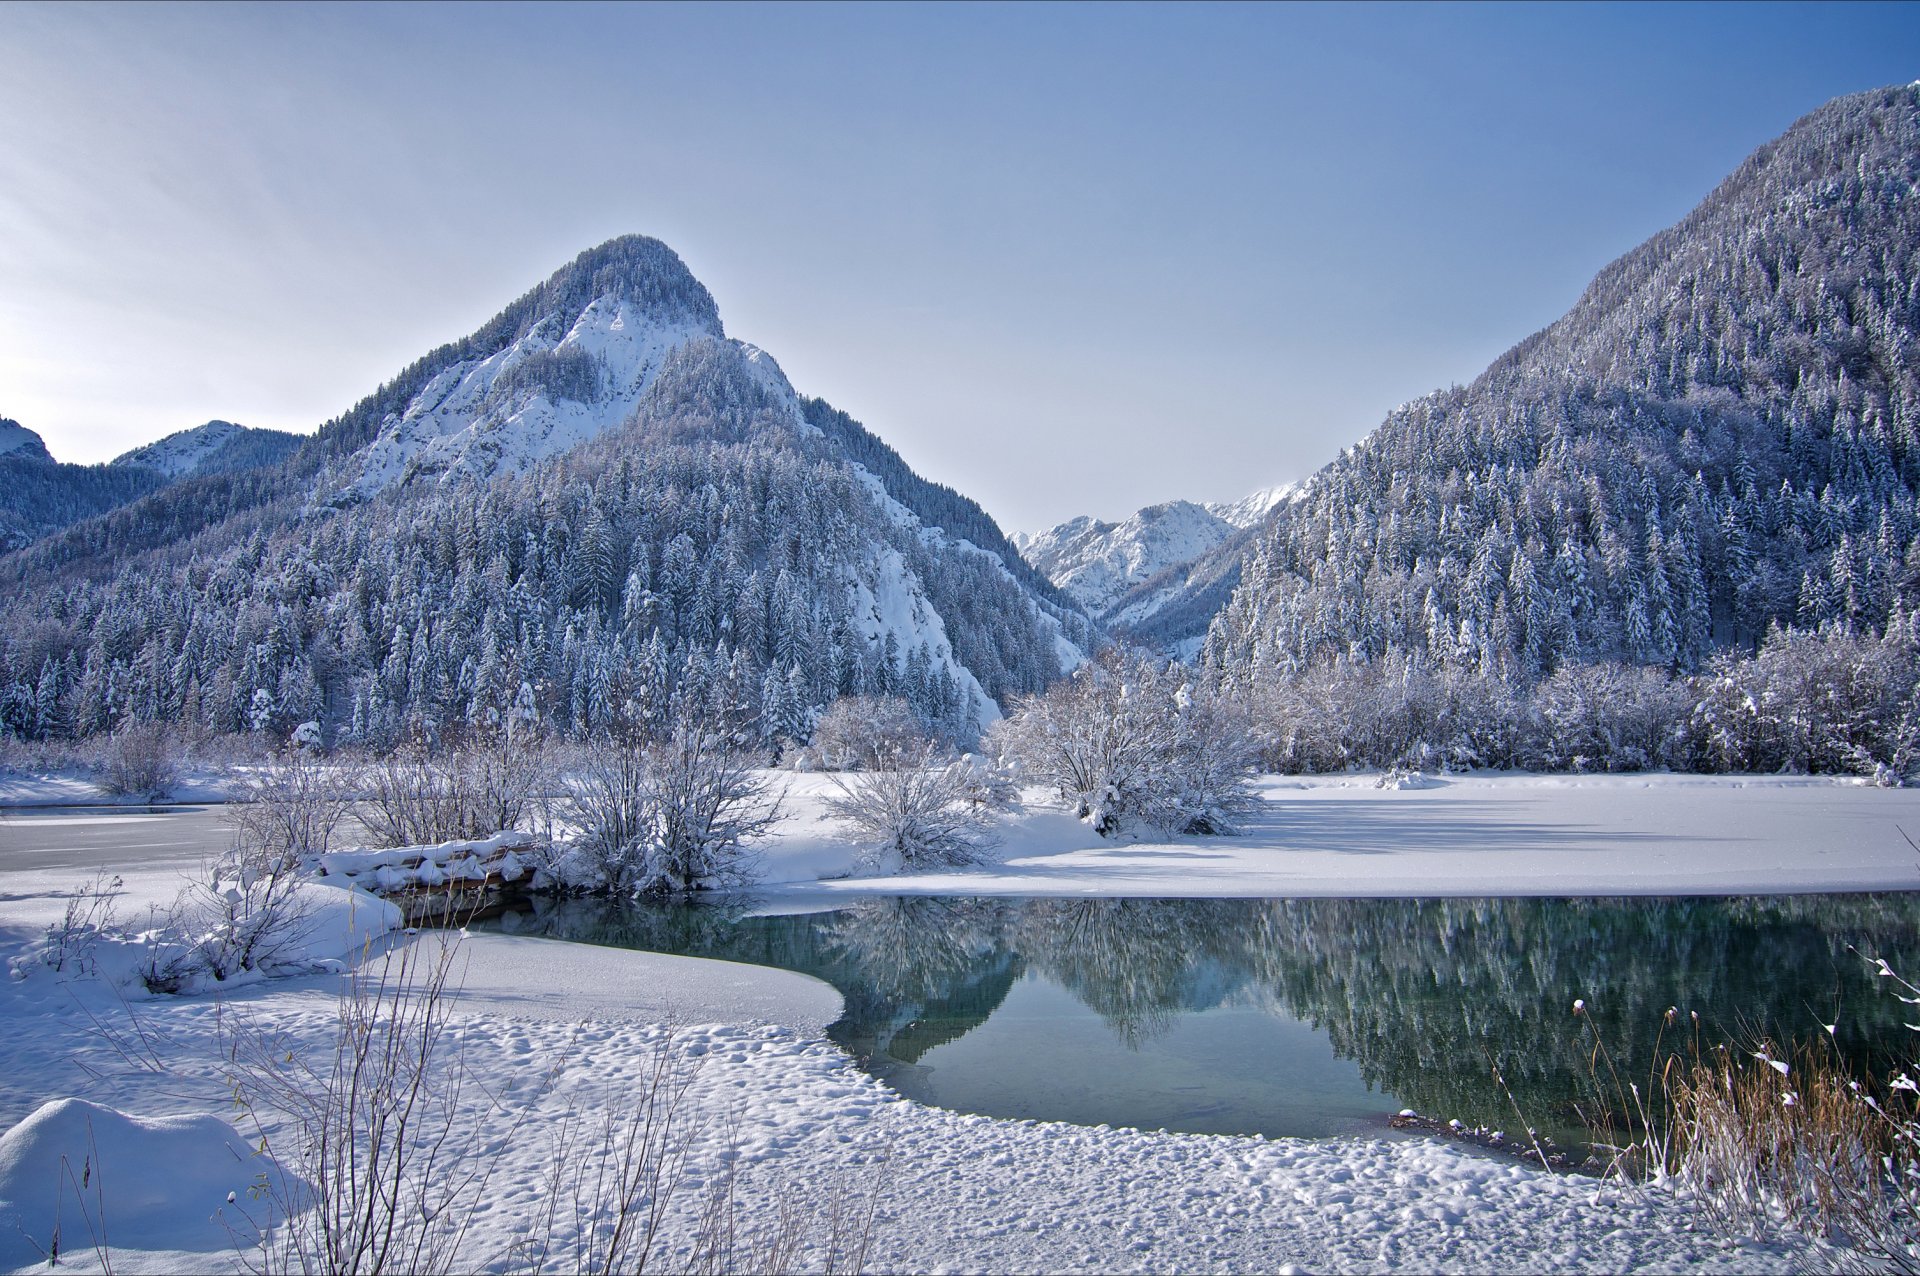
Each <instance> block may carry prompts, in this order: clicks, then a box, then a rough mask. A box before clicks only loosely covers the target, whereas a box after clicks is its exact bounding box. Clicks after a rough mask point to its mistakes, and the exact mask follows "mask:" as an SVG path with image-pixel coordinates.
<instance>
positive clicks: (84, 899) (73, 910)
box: [40, 873, 123, 975]
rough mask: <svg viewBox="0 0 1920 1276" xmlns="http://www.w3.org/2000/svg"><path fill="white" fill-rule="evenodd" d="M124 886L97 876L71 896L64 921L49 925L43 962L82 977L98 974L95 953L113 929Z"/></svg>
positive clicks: (62, 918)
mask: <svg viewBox="0 0 1920 1276" xmlns="http://www.w3.org/2000/svg"><path fill="white" fill-rule="evenodd" d="M122 884H123V883H122V882H121V880H120V879H119V878H118V877H115V878H112V879H109V878H108V877H107V875H106V874H105V873H96V874H95V875H94V877H93V880H92V881H90V882H88V883H87V884H86V885H84V886H81V887H79V888H77V889H76V890H74V891H73V892H72V893H71V894H70V895H68V896H67V906H66V908H65V909H64V910H63V911H62V913H61V916H60V920H59V921H57V922H52V923H49V924H48V926H47V933H46V938H45V940H44V941H43V943H42V946H41V949H40V960H41V962H42V963H43V964H45V965H46V966H48V967H49V968H51V969H53V970H57V971H66V970H68V969H69V968H71V969H72V970H74V971H75V972H77V973H79V974H83V975H85V974H92V973H93V972H94V962H93V950H94V946H95V945H96V944H97V943H98V942H99V940H100V937H101V935H102V934H104V933H106V932H107V931H109V930H111V929H112V928H113V924H114V911H115V910H114V897H115V896H116V895H117V894H118V893H119V890H120V887H121V885H122Z"/></svg>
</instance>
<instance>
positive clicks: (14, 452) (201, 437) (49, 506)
mask: <svg viewBox="0 0 1920 1276" xmlns="http://www.w3.org/2000/svg"><path fill="white" fill-rule="evenodd" d="M299 441H300V440H299V438H298V436H296V435H292V434H286V433H283V432H281V431H278V430H253V429H248V428H247V427H245V426H239V425H234V424H233V423H231V422H228V421H209V422H208V423H207V424H205V425H202V426H196V427H195V428H193V429H191V430H181V431H179V432H178V433H175V434H171V435H169V436H167V437H166V438H164V439H161V440H160V441H159V442H156V443H149V444H148V445H146V446H145V447H141V448H135V449H134V450H133V451H131V452H128V453H126V454H124V455H122V456H119V457H116V458H115V459H114V460H112V461H110V462H108V463H107V464H105V465H72V464H67V463H64V462H60V461H56V460H54V459H53V456H52V454H51V453H49V452H48V451H47V446H46V442H45V440H43V439H42V438H41V437H40V436H39V434H37V433H35V432H34V431H32V430H29V429H27V428H26V427H25V426H23V425H21V424H20V423H19V422H17V421H11V420H0V553H4V552H6V551H8V550H13V549H20V548H23V547H25V546H27V545H30V544H32V543H33V542H34V541H37V540H40V539H41V538H43V537H46V536H50V535H52V534H53V533H55V532H58V531H60V530H62V529H63V528H66V527H70V526H72V525H73V524H75V523H80V522H84V521H86V520H88V519H92V518H97V517H99V516H101V515H102V514H106V513H108V512H110V511H112V510H115V509H118V508H120V507H121V506H123V505H127V504H130V503H132V502H134V501H137V500H139V499H140V498H141V497H143V496H146V495H148V494H149V493H151V492H154V491H157V490H159V489H160V488H162V487H165V486H166V485H168V484H169V483H173V482H177V481H179V480H180V479H183V478H188V477H191V476H193V475H196V474H211V473H233V472H238V471H242V470H248V469H254V468H258V467H261V466H268V465H273V464H275V463H277V462H279V461H280V460H282V459H284V458H285V457H286V456H288V455H289V454H290V453H291V452H292V451H293V449H294V448H295V447H296V446H297V445H298V443H299Z"/></svg>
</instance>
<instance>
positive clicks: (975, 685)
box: [849, 467, 1000, 727]
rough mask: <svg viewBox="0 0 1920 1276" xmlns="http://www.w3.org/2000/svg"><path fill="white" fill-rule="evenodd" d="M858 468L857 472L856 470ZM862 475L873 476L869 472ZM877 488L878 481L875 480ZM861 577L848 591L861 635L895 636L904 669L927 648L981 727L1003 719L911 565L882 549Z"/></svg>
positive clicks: (863, 566)
mask: <svg viewBox="0 0 1920 1276" xmlns="http://www.w3.org/2000/svg"><path fill="white" fill-rule="evenodd" d="M856 468H858V467H856ZM860 473H861V474H862V475H864V476H865V477H867V478H870V479H872V478H873V476H872V475H871V474H869V473H868V472H867V471H866V470H864V469H861V470H860ZM873 482H874V483H876V484H877V483H878V482H879V480H878V479H873ZM854 570H855V572H856V573H857V574H856V576H855V578H854V580H853V582H852V583H851V585H850V586H849V589H850V590H851V591H852V593H853V621H854V624H855V625H856V626H858V627H859V630H860V633H861V635H862V636H864V637H866V638H870V639H872V640H873V641H875V642H882V641H884V639H885V637H886V635H888V634H892V635H893V636H894V639H895V641H897V642H898V643H899V644H900V659H901V662H902V663H903V664H904V663H905V661H906V658H907V655H908V653H910V652H911V651H913V649H914V648H915V647H918V646H919V645H920V644H922V643H925V644H926V646H927V651H928V654H929V655H930V656H931V657H932V659H933V662H934V663H935V664H936V665H945V666H946V667H947V670H948V672H949V673H951V674H952V675H953V678H954V681H956V682H957V683H958V684H959V685H960V689H961V691H962V692H963V693H965V695H966V696H967V699H968V701H969V702H970V703H971V705H972V708H973V719H974V721H975V722H977V723H979V724H980V725H981V726H982V727H984V726H986V725H987V724H988V723H992V722H997V721H999V719H1000V706H999V705H998V704H996V703H994V699H993V697H992V696H990V695H988V694H987V692H986V688H984V687H982V686H981V685H980V680H979V679H978V678H976V677H974V676H973V671H972V670H970V669H968V668H967V667H966V666H965V665H963V664H961V663H960V661H959V659H958V658H957V657H956V656H955V655H954V654H953V643H952V641H951V640H949V639H948V637H947V624H946V621H944V620H942V619H941V617H940V613H939V612H937V611H935V610H934V609H933V604H932V603H930V602H928V601H927V597H926V594H925V592H924V591H923V590H922V588H921V586H920V578H919V577H917V576H915V575H914V574H913V572H912V570H911V569H910V568H908V566H907V560H906V559H904V558H902V557H901V556H900V551H899V550H896V549H886V550H882V551H881V552H880V553H879V555H877V556H876V557H875V558H873V559H870V560H868V561H866V562H863V563H860V564H857V565H856V567H855V569H854Z"/></svg>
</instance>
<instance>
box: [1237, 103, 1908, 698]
mask: <svg viewBox="0 0 1920 1276" xmlns="http://www.w3.org/2000/svg"><path fill="white" fill-rule="evenodd" d="M1917 183H1920V88H1917V87H1911V86H1910V87H1905V88H1895V89H1884V90H1879V91H1875V92H1871V93H1864V94H1859V95H1856V96H1852V97H1846V98H1841V99H1838V100H1837V101H1834V102H1832V103H1829V104H1828V105H1827V106H1825V107H1822V108H1821V109H1820V110H1818V111H1815V112H1813V113H1812V114H1810V115H1808V116H1807V117H1805V118H1804V119H1802V120H1800V121H1799V122H1797V123H1796V124H1794V125H1793V127H1792V128H1790V129H1789V130H1788V131H1787V132H1786V133H1785V134H1784V135H1783V136H1781V137H1780V138H1779V139H1777V140H1776V141H1773V142H1770V143H1768V144H1767V145H1765V146H1763V147H1761V148H1760V149H1759V150H1758V151H1756V152H1755V153H1754V154H1753V155H1752V156H1751V157H1750V158H1748V159H1747V160H1746V161H1745V162H1744V163H1743V164H1741V165H1740V167H1739V168H1738V169H1737V170H1736V171H1735V172H1734V173H1733V174H1732V175H1731V176H1730V177H1728V178H1727V179H1726V180H1725V181H1724V182H1722V183H1721V185H1720V186H1719V187H1718V188H1717V189H1716V190H1714V191H1713V192H1712V193H1711V194H1710V195H1709V196H1708V197H1707V198H1706V200H1705V201H1704V202H1703V203H1702V204H1701V205H1700V206H1699V207H1698V208H1696V209H1695V210H1694V211H1693V212H1692V213H1690V214H1689V215H1688V216H1687V217H1686V218H1685V219H1684V220H1683V221H1681V222H1680V223H1679V224H1678V225H1676V226H1674V227H1672V228H1671V229H1669V230H1666V231H1663V232H1662V233H1660V234H1658V235H1656V236H1654V237H1653V238H1652V239H1650V240H1648V241H1647V242H1646V243H1645V244H1642V245H1641V246H1640V247H1638V248H1636V249H1634V250H1633V251H1632V252H1629V253H1627V254H1626V255H1625V256H1623V257H1621V258H1620V259H1619V260H1618V261H1615V262H1613V263H1612V264H1611V265H1609V266H1607V267H1606V268H1605V269H1604V270H1602V271H1601V272H1600V274H1599V275H1598V276H1597V277H1596V278H1595V279H1594V281H1593V282H1592V284H1591V285H1590V286H1589V287H1588V288H1587V290H1586V292H1585V294H1584V295H1583V296H1582V297H1581V298H1580V300H1579V301H1578V302H1577V303H1576V304H1575V306H1574V307H1573V308H1572V309H1571V310H1570V311H1569V312H1568V313H1567V314H1566V315H1565V316H1564V317H1563V318H1561V319H1560V320H1558V321H1557V322H1556V323H1554V324H1553V325H1552V326H1550V327H1548V328H1546V329H1545V330H1544V331H1541V332H1539V333H1536V334H1535V335H1533V336H1531V337H1529V338H1527V339H1526V340H1525V341H1523V342H1521V343H1520V344H1519V345H1517V346H1515V347H1514V348H1513V349H1512V350H1510V351H1508V352H1507V353H1506V354H1505V355H1503V356H1501V358H1499V359H1498V360H1496V361H1495V362H1494V364H1493V365H1492V366H1491V367H1489V368H1488V369H1487V370H1486V371H1485V372H1483V373H1482V374H1481V375H1480V376H1479V377H1478V378H1476V379H1475V380H1474V381H1473V382H1472V384H1470V385H1467V386H1465V387H1455V388H1453V389H1449V390H1444V391H1441V392H1438V393H1435V394H1432V395H1429V396H1428V397H1426V398H1424V399H1421V400H1418V401H1417V402H1414V403H1411V404H1408V405H1406V406H1405V407H1402V408H1400V409H1399V410H1397V411H1395V412H1394V413H1393V414H1392V415H1391V416H1390V417H1388V419H1387V420H1386V421H1385V422H1384V423H1383V424H1382V425H1381V426H1380V427H1379V428H1378V429H1376V430H1375V431H1374V432H1373V433H1372V434H1371V435H1369V436H1368V437H1367V438H1366V439H1365V440H1363V441H1362V442H1360V443H1359V444H1357V445H1356V446H1355V447H1353V448H1352V449H1351V450H1349V451H1347V452H1346V453H1344V454H1342V455H1341V456H1340V457H1339V458H1338V459H1337V460H1335V461H1334V462H1333V463H1332V464H1330V465H1328V466H1327V467H1326V468H1325V469H1323V470H1322V471H1320V472H1319V473H1318V474H1316V475H1315V476H1314V477H1313V478H1312V480H1311V481H1310V482H1309V483H1308V485H1307V486H1306V488H1305V489H1304V491H1303V492H1302V493H1301V494H1300V496H1299V497H1298V498H1297V499H1295V500H1293V501H1290V502H1288V503H1286V504H1283V505H1282V506H1280V507H1279V508H1277V509H1276V510H1275V511H1274V513H1273V515H1272V516H1271V517H1270V519H1269V521H1268V522H1267V524H1266V526H1265V528H1264V530H1263V531H1262V533H1261V534H1260V536H1259V537H1258V539H1257V543H1256V545H1255V547H1254V549H1253V552H1252V554H1251V555H1250V557H1249V558H1248V559H1247V561H1246V562H1245V564H1244V568H1243V578H1242V580H1241V581H1240V583H1239V584H1238V586H1237V588H1235V589H1234V590H1233V592H1232V595H1231V599H1230V602H1229V603H1228V605H1227V606H1226V607H1225V608H1224V610H1223V611H1222V613H1221V614H1220V615H1219V616H1218V617H1217V619H1216V620H1215V621H1214V623H1213V625H1212V627H1211V629H1210V631H1209V633H1208V637H1207V640H1206V642H1207V660H1208V661H1209V662H1210V663H1211V664H1212V665H1213V666H1214V667H1215V668H1218V669H1220V670H1222V671H1224V672H1227V673H1230V674H1231V675H1232V676H1234V677H1236V678H1238V679H1241V680H1248V679H1251V680H1253V681H1258V680H1259V679H1261V678H1265V677H1270V676H1291V674H1292V673H1296V672H1298V671H1300V670H1303V669H1307V668H1311V667H1315V666H1318V665H1321V664H1324V663H1326V662H1332V661H1347V662H1366V661H1376V660H1379V659H1382V658H1394V659H1402V660H1407V661H1413V662H1422V663H1425V664H1427V665H1430V666H1437V667H1447V666H1452V667H1463V668H1468V669H1476V670H1505V671H1508V672H1509V673H1510V674H1511V675H1512V676H1514V677H1515V678H1518V679H1522V680H1525V679H1531V678H1535V677H1538V676H1542V675H1545V674H1547V673H1549V672H1550V671H1552V670H1554V669H1556V668H1559V667H1561V666H1563V665H1567V664H1577V663H1581V662H1590V661H1597V660H1619V661H1624V662H1628V663H1631V664H1637V665H1647V666H1655V667H1661V668H1666V669H1670V670H1681V671H1684V670H1688V669H1693V668H1697V667H1699V666H1700V665H1701V664H1702V663H1703V662H1705V661H1707V660H1708V659H1709V658H1710V657H1711V656H1713V655H1715V653H1718V652H1722V651H1734V652H1751V651H1753V650H1754V649H1755V648H1756V647H1757V645H1758V644H1759V643H1760V642H1761V640H1762V639H1763V638H1764V636H1765V635H1766V633H1767V632H1768V629H1769V627H1770V626H1773V625H1776V624H1779V625H1797V626H1801V627H1804V628H1809V629H1810V628H1814V627H1819V626H1831V627H1838V628H1841V629H1851V630H1854V631H1856V632H1860V633H1864V634H1878V633H1880V632H1882V631H1884V630H1885V629H1886V628H1887V627H1888V626H1889V625H1892V626H1896V627H1898V626H1907V625H1910V623H1911V621H1910V617H1911V616H1912V614H1913V611H1914V609H1915V605H1916V601H1917V600H1920V599H1917V595H1920V540H1916V533H1917V532H1920V510H1917V509H1916V491H1920V340H1916V330H1917V329H1920V193H1917V191H1916V184H1917ZM1902 632H1905V631H1904V630H1903V631H1902Z"/></svg>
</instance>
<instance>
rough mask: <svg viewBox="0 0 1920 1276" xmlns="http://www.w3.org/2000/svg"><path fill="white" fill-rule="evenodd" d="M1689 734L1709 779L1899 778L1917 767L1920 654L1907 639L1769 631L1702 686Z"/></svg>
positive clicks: (1716, 669)
mask: <svg viewBox="0 0 1920 1276" xmlns="http://www.w3.org/2000/svg"><path fill="white" fill-rule="evenodd" d="M1697 701H1698V708H1697V709H1696V710H1695V713H1694V715H1693V723H1692V727H1693V731H1694V733H1695V735H1696V737H1697V738H1698V741H1699V747H1700V750H1701V752H1702V753H1703V754H1704V757H1703V759H1702V761H1703V762H1704V763H1705V764H1706V765H1707V766H1708V767H1710V768H1712V769H1715V770H1729V771H1781V770H1787V771H1814V772H1819V771H1829V772H1852V773H1855V774H1860V775H1874V774H1876V773H1877V772H1878V770H1879V769H1880V768H1882V767H1885V768H1887V769H1889V770H1891V771H1893V772H1894V773H1895V774H1898V775H1904V774H1906V773H1907V772H1909V771H1911V770H1912V769H1913V767H1914V765H1915V763H1916V762H1920V653H1916V651H1915V649H1914V646H1913V643H1912V641H1911V640H1910V638H1908V637H1907V636H1906V635H1904V634H1901V633H1899V632H1897V631H1896V632H1894V633H1890V634H1889V635H1888V636H1887V637H1885V638H1877V639H1876V638H1863V637H1858V636H1855V635H1853V634H1849V633H1846V632H1844V631H1841V630H1838V629H1832V630H1829V631H1826V632H1821V633H1801V632H1793V631H1787V630H1780V629H1776V630H1774V631H1772V632H1771V633H1769V634H1768V635H1767V640H1766V642H1765V643H1763V644H1762V645H1761V648H1760V651H1759V653H1758V654H1757V655H1755V656H1753V657H1752V658H1751V659H1746V660H1738V659H1732V658H1725V657H1723V658H1721V659H1720V660H1717V661H1716V662H1715V663H1714V664H1713V666H1712V668H1711V669H1710V670H1709V672H1708V673H1707V674H1706V675H1705V676H1703V677H1702V678H1701V679H1700V686H1699V694H1698V696H1697Z"/></svg>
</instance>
